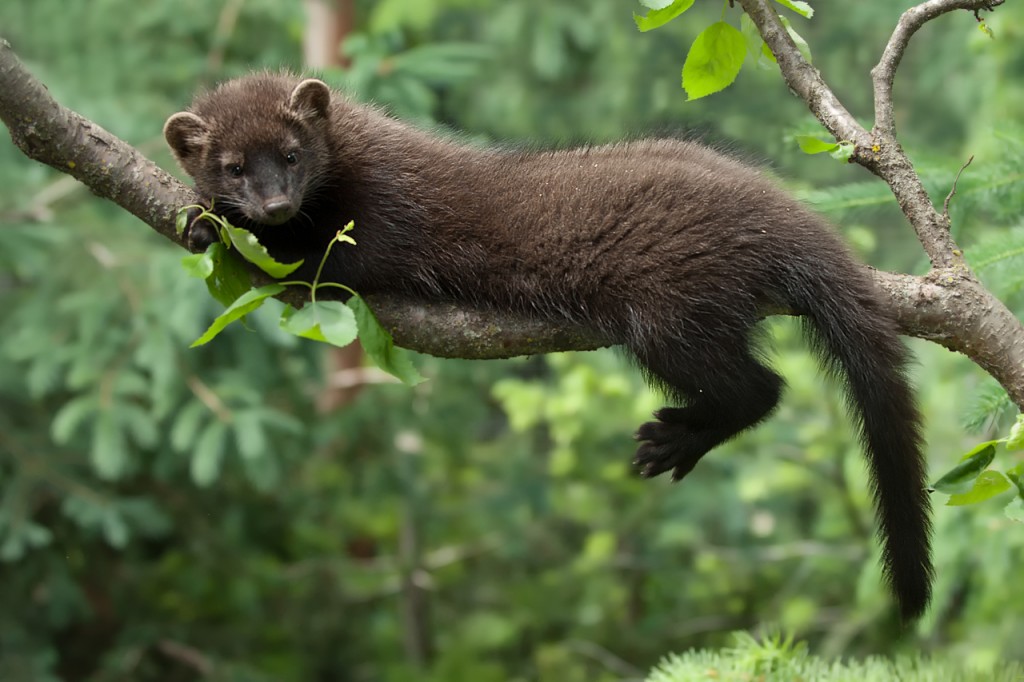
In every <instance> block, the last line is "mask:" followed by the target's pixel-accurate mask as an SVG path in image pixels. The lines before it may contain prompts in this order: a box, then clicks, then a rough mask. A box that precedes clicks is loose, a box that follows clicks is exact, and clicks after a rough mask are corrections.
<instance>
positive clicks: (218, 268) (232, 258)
mask: <svg viewBox="0 0 1024 682" xmlns="http://www.w3.org/2000/svg"><path fill="white" fill-rule="evenodd" d="M207 251H208V252H209V253H211V257H212V258H213V264H214V267H213V273H212V274H211V275H210V276H209V277H207V278H206V288H207V289H208V290H209V291H210V295H211V296H213V297H214V298H215V299H217V300H218V301H220V303H221V305H223V306H225V307H227V306H229V305H231V304H232V303H234V302H235V301H236V300H237V299H238V297H239V296H241V295H242V294H244V293H245V292H247V291H249V289H251V288H252V283H251V281H250V280H249V271H248V270H247V269H246V267H245V262H244V261H243V260H242V257H241V256H239V255H238V254H237V253H235V252H234V251H229V250H228V249H227V247H226V246H224V245H223V244H221V243H220V242H216V243H214V244H211V245H210V248H209V249H208V250H207Z"/></svg>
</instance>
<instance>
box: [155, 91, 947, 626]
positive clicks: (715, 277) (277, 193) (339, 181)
mask: <svg viewBox="0 0 1024 682" xmlns="http://www.w3.org/2000/svg"><path fill="white" fill-rule="evenodd" d="M165 135H166V137H167V140H168V142H169V144H170V145H171V148H172V150H173V151H174V153H175V155H176V157H177V158H178V160H179V161H180V163H181V164H182V166H183V167H184V169H185V170H186V171H187V172H188V173H189V174H190V175H192V177H193V178H195V181H196V187H197V189H198V191H199V192H200V194H202V195H203V196H204V197H205V198H207V199H215V200H216V204H215V205H216V207H217V208H218V209H219V210H220V211H221V212H223V213H225V214H226V215H227V216H229V217H230V218H231V219H232V220H233V221H235V222H236V223H237V224H240V225H243V226H246V227H248V228H250V229H253V230H254V231H255V232H256V233H257V234H258V236H259V237H260V240H261V241H262V242H263V243H264V244H265V245H267V247H268V248H269V249H270V250H271V253H274V254H275V255H277V256H278V257H280V258H282V259H297V258H305V259H306V262H307V264H311V266H315V264H317V263H319V261H320V256H321V255H322V254H323V249H324V247H325V245H326V243H327V242H328V241H329V240H330V238H331V237H332V236H333V235H334V233H335V232H336V230H337V229H338V228H340V227H341V226H343V225H344V224H345V223H347V222H348V221H349V220H354V221H355V225H356V230H355V232H354V233H353V234H354V236H355V237H356V239H357V241H358V246H356V247H354V248H346V249H342V250H339V252H337V255H335V253H334V252H332V255H331V258H330V260H329V261H328V263H327V267H326V268H325V275H324V277H325V279H326V280H327V281H336V282H342V283H344V284H347V285H349V286H351V287H352V288H354V289H355V290H357V291H359V292H360V293H363V294H372V293H378V292H388V293H393V294H402V295H410V296H416V297H426V298H430V299H448V300H455V301H461V302H465V303H466V304H470V305H478V306H489V307H492V308H495V309H499V310H506V309H507V310H517V311H525V312H528V313H531V314H533V315H536V316H540V317H543V318H547V319H550V320H551V321H552V322H553V323H556V324H557V323H558V322H561V321H566V320H571V321H575V322H582V323H585V324H589V325H592V326H593V327H595V328H597V329H599V330H600V331H601V332H603V333H604V334H606V335H607V336H609V337H610V338H613V339H617V340H618V341H619V342H621V343H622V344H623V345H624V346H625V347H626V348H627V349H628V350H629V351H630V352H631V353H632V354H633V355H634V356H635V357H636V359H637V360H638V362H639V363H640V365H641V366H642V367H643V368H644V370H645V372H646V374H647V375H648V377H649V378H650V379H651V380H652V382H653V383H655V384H657V385H659V386H661V387H662V388H664V389H665V390H666V392H667V393H668V394H669V396H670V397H671V398H673V399H674V400H675V401H677V402H679V403H680V404H681V405H682V406H681V407H666V408H664V409H662V410H659V411H658V413H657V414H656V420H655V421H652V422H649V423H647V424H644V425H643V426H641V427H640V430H639V431H638V434H637V437H638V439H639V440H640V446H639V450H638V452H637V457H636V461H637V464H638V465H639V467H640V468H641V471H642V473H643V474H644V475H646V476H654V475H657V474H660V473H662V472H665V471H672V475H673V478H675V479H679V478H682V477H683V476H685V475H686V474H687V473H689V471H690V470H691V469H692V468H693V467H694V465H695V464H696V463H697V462H698V460H699V459H700V458H701V457H702V456H703V455H704V454H706V453H707V452H708V450H710V449H711V448H713V447H715V446H716V445H718V444H720V443H722V442H724V441H726V440H728V439H730V438H732V437H733V436H735V435H736V434H737V433H739V432H741V431H743V430H744V429H747V428H749V427H751V426H753V425H754V424H757V423H758V422H760V421H761V420H763V419H765V418H766V417H767V416H768V415H770V414H771V413H772V411H773V410H774V409H775V406H776V404H777V402H778V398H779V394H780V391H781V389H782V386H783V382H782V379H781V378H780V377H779V376H778V375H777V374H775V373H774V372H773V371H771V370H770V369H768V368H767V367H765V366H764V365H763V364H762V363H761V362H759V361H758V360H757V359H756V349H754V348H752V345H751V344H752V332H753V330H754V329H755V327H756V325H757V322H758V320H759V318H760V316H761V311H763V310H765V309H766V308H768V307H781V308H785V309H791V310H795V311H797V312H799V313H801V314H802V315H803V319H804V320H805V322H806V325H805V326H806V330H807V334H808V337H809V339H810V340H811V343H812V346H813V347H814V349H815V350H816V351H817V352H818V354H819V356H820V357H821V358H822V364H823V366H824V368H825V369H826V370H827V371H828V372H829V373H832V374H835V375H836V376H838V377H839V378H840V379H842V380H844V382H845V387H846V392H847V397H848V401H849V404H850V411H851V414H852V415H853V418H854V419H855V421H856V422H857V425H858V427H859V429H860V433H861V438H862V441H863V443H864V448H865V451H866V453H867V455H868V462H869V466H870V469H871V473H872V480H873V489H874V494H875V498H876V502H877V505H878V510H879V520H880V524H879V525H880V533H881V536H882V539H883V564H884V569H885V574H886V578H887V580H888V582H889V583H890V584H891V586H892V588H893V591H894V592H895V594H896V597H897V600H898V601H899V604H900V608H901V611H902V613H903V615H904V616H905V617H907V618H913V617H916V616H918V615H920V614H921V613H922V612H923V610H924V609H925V607H926V606H927V603H928V600H929V597H930V589H931V587H930V586H931V577H932V567H931V563H930V558H929V531H930V522H929V503H928V497H927V493H926V492H925V467H924V462H923V458H922V454H921V447H922V444H921V438H920V435H919V428H920V416H919V414H918V412H917V409H916V407H915V403H914V399H913V396H912V393H911V390H910V388H909V386H908V384H907V381H906V379H905V377H904V368H905V365H906V362H907V354H906V351H905V350H904V348H903V346H902V344H901V343H900V341H899V339H898V338H897V336H896V330H895V326H894V324H893V321H892V320H891V318H890V316H889V315H888V314H887V312H886V311H885V308H884V306H883V305H882V304H881V303H880V302H879V296H878V293H877V292H876V290H875V288H874V286H873V284H872V282H871V281H870V279H869V277H868V276H867V275H866V274H865V272H864V270H863V269H862V268H861V267H860V266H858V265H857V264H856V263H855V262H854V260H853V259H852V258H851V257H850V256H849V255H848V252H847V250H846V248H845V247H844V245H843V244H842V242H841V241H840V240H839V239H838V238H837V237H836V236H835V235H834V234H833V233H832V232H831V231H830V230H829V228H828V227H827V226H826V225H824V224H823V222H822V221H821V220H820V219H819V218H818V217H816V216H815V215H814V214H812V213H810V212H809V211H807V210H806V209H805V208H804V207H802V206H801V205H800V204H799V203H797V202H795V201H794V200H793V199H791V198H790V197H789V196H788V195H787V194H785V193H784V192H782V191H780V190H779V189H778V188H776V187H775V186H774V185H773V184H772V183H771V182H770V181H768V180H767V179H765V178H764V177H762V176H761V175H760V174H759V173H758V172H756V171H754V170H752V169H750V168H748V167H746V166H744V165H742V164H740V163H738V162H736V161H734V160H731V159H729V158H727V157H724V156H722V155H720V154H718V153H716V152H714V151H711V150H709V149H707V148H705V147H702V146H700V145H698V144H695V143H692V142H680V141H674V140H648V141H639V142H629V143H622V144H615V145H610V146H604V147H592V148H582V149H576V150H570V151H559V152H540V153H522V152H512V151H495V150H488V149H477V148H473V147H470V146H466V145H462V144H457V143H454V142H451V141H447V140H442V139H438V138H437V137H434V136H431V135H429V134H427V133H424V132H421V131H418V130H415V129H413V128H410V127H408V126H406V125H404V124H402V123H399V122H397V121H394V120H392V119H390V118H388V117H386V116H384V115H383V114H381V113H379V112H378V111H376V110H374V109H372V108H368V107H365V106H360V105H358V104H355V103H352V102H350V101H348V100H347V99H345V98H344V97H343V96H341V95H339V94H337V93H331V92H330V91H328V90H327V88H326V86H324V85H323V84H322V83H320V82H319V81H301V82H300V80H299V79H298V78H295V77H292V76H289V75H277V74H257V75H253V76H249V77H246V78H243V79H239V80H235V81H231V82H228V83H225V84H224V85H222V86H220V87H219V88H217V89H216V90H214V91H212V92H210V93H207V94H204V95H200V96H199V97H197V99H196V101H195V103H194V104H193V105H192V107H191V108H190V110H189V112H188V113H183V114H175V115H174V116H172V117H171V118H170V119H169V120H168V123H167V126H166V127H165ZM290 154H295V155H296V156H295V157H290V156H289V155H290ZM293 162H294V163H293ZM236 164H237V165H238V168H233V166H234V165H236ZM232 173H236V174H240V176H239V177H238V178H235V177H233V176H232ZM305 274H306V275H307V276H309V275H310V274H311V272H309V271H307V272H306V273H305Z"/></svg>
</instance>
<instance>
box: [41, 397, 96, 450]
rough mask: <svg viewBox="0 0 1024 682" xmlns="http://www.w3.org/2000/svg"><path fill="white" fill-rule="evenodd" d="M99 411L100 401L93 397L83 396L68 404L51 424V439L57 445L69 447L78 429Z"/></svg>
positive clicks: (58, 412)
mask: <svg viewBox="0 0 1024 682" xmlns="http://www.w3.org/2000/svg"><path fill="white" fill-rule="evenodd" d="M98 409H99V400H98V399H97V398H96V397H94V396H92V395H88V394H86V395H81V396H78V397H77V398H73V399H72V400H69V401H68V402H66V403H65V404H64V405H63V406H62V407H61V408H60V409H59V410H57V414H55V415H54V416H53V421H52V422H50V437H51V438H53V441H54V442H55V443H59V444H61V445H67V444H68V443H69V442H70V441H71V437H72V436H74V435H75V432H76V431H77V430H78V427H79V426H81V424H82V423H83V422H84V421H85V420H86V419H88V418H89V417H91V416H92V415H93V414H95V413H96V411H97V410H98Z"/></svg>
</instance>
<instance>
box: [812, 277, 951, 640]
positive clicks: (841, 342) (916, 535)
mask: <svg viewBox="0 0 1024 682" xmlns="http://www.w3.org/2000/svg"><path fill="white" fill-rule="evenodd" d="M851 269H852V268H851ZM808 279H813V280H818V277H814V276H813V275H812V276H811V277H810V278H807V279H804V282H805V283H807V284H808V285H809V286H808V287H807V289H806V290H805V291H806V293H807V294H809V295H806V296H801V297H800V298H804V299H805V300H802V301H800V302H799V305H801V307H802V308H803V310H804V311H805V312H806V313H807V314H806V315H805V317H804V320H805V324H804V327H805V330H806V334H807V337H808V339H809V340H810V342H811V345H812V347H813V348H814V349H815V350H816V351H817V352H818V356H819V357H820V358H821V362H822V365H823V367H824V368H825V369H826V371H828V372H829V373H830V374H832V375H834V376H836V377H838V378H839V379H841V380H844V381H843V384H844V387H845V392H846V399H847V406H848V408H849V411H850V413H851V415H852V417H853V419H854V420H855V422H856V424H857V426H858V428H859V431H860V439H861V442H862V444H863V446H864V450H865V453H866V454H867V458H868V466H869V468H870V471H871V479H872V484H871V485H872V493H873V495H874V499H875V505H876V508H877V514H878V525H879V535H880V537H881V540H882V567H883V571H884V575H885V579H886V581H887V582H888V584H889V586H890V588H891V589H892V591H893V593H894V594H895V596H896V599H897V601H898V603H899V608H900V613H901V614H902V616H903V618H904V620H905V621H909V620H913V619H915V618H917V617H918V616H920V615H921V614H922V613H923V612H924V610H925V609H926V608H927V606H928V602H929V600H930V598H931V586H932V578H933V570H932V563H931V548H930V535H931V520H930V512H931V505H930V501H929V499H928V492H927V490H926V488H927V481H926V467H925V460H924V457H923V454H922V447H923V442H922V438H921V415H920V413H919V412H918V410H917V405H916V402H915V400H914V396H913V393H912V391H911V388H910V385H909V384H908V382H907V378H906V366H907V363H908V360H909V356H908V352H907V350H906V348H904V346H903V344H902V342H901V341H900V340H899V338H898V337H897V335H896V331H895V325H894V324H893V323H892V322H891V320H890V316H889V315H888V314H887V313H886V312H885V311H884V310H883V309H882V307H881V306H880V305H879V303H878V300H877V294H876V293H875V292H874V290H873V287H872V286H871V283H870V282H869V281H866V278H865V277H864V275H863V274H861V273H860V272H857V271H854V272H851V273H849V277H843V278H842V280H839V282H837V281H835V280H833V281H830V282H827V283H823V282H821V280H818V281H817V282H814V283H813V284H812V283H810V282H808ZM840 282H841V283H840ZM801 288H802V287H801Z"/></svg>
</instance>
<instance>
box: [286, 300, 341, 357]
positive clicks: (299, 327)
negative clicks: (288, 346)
mask: <svg viewBox="0 0 1024 682" xmlns="http://www.w3.org/2000/svg"><path fill="white" fill-rule="evenodd" d="M281 329H283V330H285V331H286V332H288V333H289V334H295V335H296V336H302V337H304V338H307V339H313V340H314V341H323V342H325V343H330V344H333V345H335V346H347V345H348V344H350V343H352V342H353V341H355V339H356V334H357V333H358V327H357V325H356V316H355V313H354V312H353V310H352V309H351V308H349V307H348V306H346V305H345V304H344V303H342V302H340V301H315V302H312V303H307V304H306V305H305V306H303V307H302V309H301V310H295V309H294V308H292V307H290V306H289V307H288V308H285V311H284V313H283V314H282V315H281Z"/></svg>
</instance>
